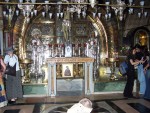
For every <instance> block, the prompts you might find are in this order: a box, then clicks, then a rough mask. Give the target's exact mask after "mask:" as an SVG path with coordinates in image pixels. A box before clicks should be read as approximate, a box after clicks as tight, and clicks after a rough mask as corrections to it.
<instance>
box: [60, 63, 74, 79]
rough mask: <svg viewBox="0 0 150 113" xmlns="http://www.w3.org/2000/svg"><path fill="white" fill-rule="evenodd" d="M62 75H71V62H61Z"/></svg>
mask: <svg viewBox="0 0 150 113" xmlns="http://www.w3.org/2000/svg"><path fill="white" fill-rule="evenodd" d="M62 77H73V64H62Z"/></svg>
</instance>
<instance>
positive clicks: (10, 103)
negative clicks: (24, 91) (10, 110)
mask: <svg viewBox="0 0 150 113" xmlns="http://www.w3.org/2000/svg"><path fill="white" fill-rule="evenodd" d="M15 103H16V101H11V100H10V101H8V105H13V104H15Z"/></svg>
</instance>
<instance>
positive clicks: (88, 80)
mask: <svg viewBox="0 0 150 113" xmlns="http://www.w3.org/2000/svg"><path fill="white" fill-rule="evenodd" d="M93 62H94V59H93V58H88V57H85V58H81V57H70V58H48V59H47V63H48V95H50V96H56V90H57V89H56V85H57V84H56V83H57V68H56V65H57V64H61V65H62V64H66V63H67V64H68V63H69V64H73V63H76V65H78V64H79V63H83V65H84V66H83V67H84V69H83V70H84V72H83V73H84V74H83V75H80V76H83V79H84V83H85V86H84V87H85V89H84V92H85V94H87V95H88V94H92V93H93V92H94V81H93ZM76 71H79V70H76ZM74 78H75V75H73V76H71V78H68V79H74Z"/></svg>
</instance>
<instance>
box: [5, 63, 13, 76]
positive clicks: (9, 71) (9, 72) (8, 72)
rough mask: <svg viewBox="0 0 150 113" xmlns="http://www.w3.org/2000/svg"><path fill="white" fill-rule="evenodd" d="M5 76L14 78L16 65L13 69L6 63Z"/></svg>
mask: <svg viewBox="0 0 150 113" xmlns="http://www.w3.org/2000/svg"><path fill="white" fill-rule="evenodd" d="M5 74H7V75H11V76H16V63H15V65H14V66H13V67H12V66H10V65H9V63H8V65H7V66H6V70H5Z"/></svg>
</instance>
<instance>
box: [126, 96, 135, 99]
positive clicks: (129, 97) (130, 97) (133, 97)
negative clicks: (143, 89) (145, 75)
mask: <svg viewBox="0 0 150 113" xmlns="http://www.w3.org/2000/svg"><path fill="white" fill-rule="evenodd" d="M124 98H125V99H138V97H135V96H127V97H126V96H124Z"/></svg>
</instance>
